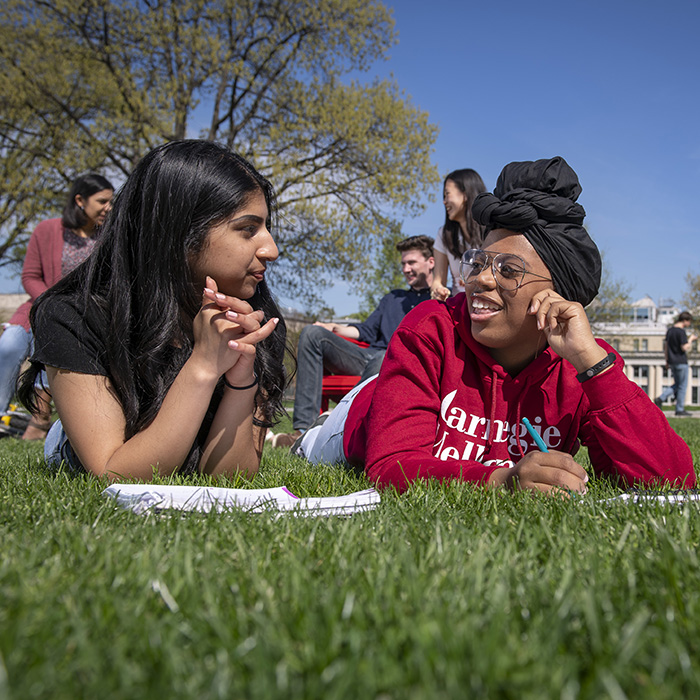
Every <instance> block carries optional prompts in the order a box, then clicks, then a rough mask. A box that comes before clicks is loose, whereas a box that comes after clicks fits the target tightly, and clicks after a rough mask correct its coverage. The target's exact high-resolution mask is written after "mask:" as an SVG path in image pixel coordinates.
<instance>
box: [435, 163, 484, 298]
mask: <svg viewBox="0 0 700 700" xmlns="http://www.w3.org/2000/svg"><path fill="white" fill-rule="evenodd" d="M485 191H486V187H485V186H484V182H483V180H482V179H481V177H480V175H479V173H477V172H476V171H475V170H472V169H471V168H465V169H463V170H453V171H452V172H451V173H450V174H449V175H448V176H447V177H446V178H445V182H444V184H443V189H442V200H443V203H444V205H445V223H444V225H443V226H441V227H440V229H438V234H437V237H436V238H435V245H434V250H435V270H434V272H433V282H432V284H431V286H430V287H431V296H432V298H433V299H442V300H444V299H447V297H449V296H450V294H452V295H453V296H454V295H455V294H458V293H459V292H463V291H464V285H463V284H462V280H461V278H460V276H459V261H460V260H461V259H462V254H463V253H464V251H465V250H467V248H474V247H476V246H478V245H479V244H480V243H481V238H482V236H483V232H484V228H483V226H482V225H481V224H479V223H478V222H476V221H475V220H474V217H473V216H472V204H473V203H474V200H475V199H476V197H477V195H478V194H479V193H481V192H485ZM448 268H449V271H450V276H451V277H452V287H451V290H450V289H448V287H447V270H448Z"/></svg>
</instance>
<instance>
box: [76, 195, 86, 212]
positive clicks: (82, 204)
mask: <svg viewBox="0 0 700 700" xmlns="http://www.w3.org/2000/svg"><path fill="white" fill-rule="evenodd" d="M75 203H76V204H77V205H78V207H80V209H82V210H83V211H85V200H84V199H83V195H82V194H76V195H75Z"/></svg>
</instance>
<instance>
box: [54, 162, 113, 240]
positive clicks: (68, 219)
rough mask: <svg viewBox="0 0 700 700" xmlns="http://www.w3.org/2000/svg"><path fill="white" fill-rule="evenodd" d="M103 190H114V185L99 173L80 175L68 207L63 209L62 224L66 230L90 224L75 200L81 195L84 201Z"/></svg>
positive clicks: (68, 200)
mask: <svg viewBox="0 0 700 700" xmlns="http://www.w3.org/2000/svg"><path fill="white" fill-rule="evenodd" d="M102 190H112V191H113V190H114V187H113V186H112V183H111V182H110V181H109V180H108V179H107V178H106V177H102V175H98V174H97V173H87V175H80V176H79V177H77V178H76V179H75V180H74V181H73V184H72V185H71V188H70V192H69V193H68V199H67V200H66V206H65V207H63V215H62V216H61V224H62V225H63V227H64V228H69V229H80V228H82V227H83V226H85V225H86V224H87V223H88V218H87V215H86V214H85V212H84V211H83V210H82V209H81V208H80V207H79V206H78V203H77V202H76V201H75V198H76V197H77V196H78V195H80V196H81V197H82V198H83V199H88V197H92V195H93V194H95V193H96V192H102Z"/></svg>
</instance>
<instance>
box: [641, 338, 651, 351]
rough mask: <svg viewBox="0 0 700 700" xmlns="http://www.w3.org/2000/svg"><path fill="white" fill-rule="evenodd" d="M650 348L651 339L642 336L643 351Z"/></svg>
mask: <svg viewBox="0 0 700 700" xmlns="http://www.w3.org/2000/svg"><path fill="white" fill-rule="evenodd" d="M647 350H649V341H648V340H647V339H646V338H642V352H646V351H647Z"/></svg>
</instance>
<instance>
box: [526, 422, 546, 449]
mask: <svg viewBox="0 0 700 700" xmlns="http://www.w3.org/2000/svg"><path fill="white" fill-rule="evenodd" d="M523 425H524V426H525V427H526V428H527V432H528V433H530V435H532V439H533V440H534V441H535V442H536V443H537V447H539V448H540V451H541V452H549V450H548V449H547V445H545V444H544V440H543V439H542V438H541V437H540V436H539V435H538V434H537V432H536V431H535V429H534V428H533V427H532V423H530V421H529V420H528V419H527V418H523Z"/></svg>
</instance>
